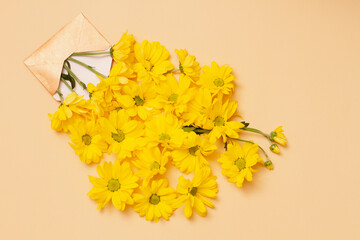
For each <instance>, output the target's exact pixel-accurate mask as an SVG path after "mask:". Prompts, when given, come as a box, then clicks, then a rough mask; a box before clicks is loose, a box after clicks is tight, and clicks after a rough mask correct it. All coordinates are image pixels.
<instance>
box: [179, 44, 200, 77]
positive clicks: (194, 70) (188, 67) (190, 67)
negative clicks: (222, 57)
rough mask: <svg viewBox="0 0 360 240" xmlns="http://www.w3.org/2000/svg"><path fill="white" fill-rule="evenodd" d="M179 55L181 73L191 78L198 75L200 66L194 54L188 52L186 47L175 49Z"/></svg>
mask: <svg viewBox="0 0 360 240" xmlns="http://www.w3.org/2000/svg"><path fill="white" fill-rule="evenodd" d="M175 52H176V54H177V55H178V56H179V68H180V71H181V72H182V73H184V74H185V75H187V76H189V77H191V78H193V79H194V80H195V79H197V78H198V77H199V76H200V70H201V68H200V66H199V63H198V62H197V61H196V58H195V57H194V56H191V55H189V54H188V52H187V51H186V49H180V50H178V49H175Z"/></svg>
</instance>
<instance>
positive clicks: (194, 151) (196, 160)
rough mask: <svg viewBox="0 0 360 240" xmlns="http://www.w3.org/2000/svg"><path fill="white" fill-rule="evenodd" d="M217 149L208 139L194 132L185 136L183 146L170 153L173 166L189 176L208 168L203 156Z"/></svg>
mask: <svg viewBox="0 0 360 240" xmlns="http://www.w3.org/2000/svg"><path fill="white" fill-rule="evenodd" d="M216 149H217V147H216V145H215V144H212V143H210V142H209V140H208V138H207V137H206V136H205V137H202V136H199V135H197V134H195V133H194V132H190V133H187V134H186V138H185V140H184V143H183V145H182V146H181V147H180V148H176V149H174V150H173V151H172V153H171V155H172V157H173V163H174V165H175V166H176V167H177V168H179V170H180V171H181V172H183V173H186V174H189V173H191V172H194V171H196V170H198V169H200V168H203V167H207V166H209V162H208V160H206V158H205V156H207V155H210V154H211V153H213V152H214V151H215V150H216Z"/></svg>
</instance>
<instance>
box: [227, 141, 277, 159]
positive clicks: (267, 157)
mask: <svg viewBox="0 0 360 240" xmlns="http://www.w3.org/2000/svg"><path fill="white" fill-rule="evenodd" d="M228 138H230V139H232V140H236V141H239V142H247V143H251V144H256V143H253V142H251V141H248V140H243V139H239V138H232V137H228ZM256 145H258V144H256ZM258 147H259V148H260V150H261V151H262V152H263V153H264V155H265V157H266V160H268V161H270V159H269V156H268V155H267V153H266V152H265V150H264V149H263V148H262V147H260V146H259V145H258Z"/></svg>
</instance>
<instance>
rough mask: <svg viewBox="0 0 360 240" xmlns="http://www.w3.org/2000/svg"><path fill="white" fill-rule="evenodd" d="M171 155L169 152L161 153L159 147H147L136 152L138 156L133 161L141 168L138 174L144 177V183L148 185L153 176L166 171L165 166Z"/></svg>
mask: <svg viewBox="0 0 360 240" xmlns="http://www.w3.org/2000/svg"><path fill="white" fill-rule="evenodd" d="M169 156H170V153H169V152H165V153H161V152H160V149H159V148H158V147H154V148H145V149H143V150H142V151H138V152H137V153H136V157H137V158H136V159H135V160H134V161H132V162H133V164H134V166H135V167H137V168H138V169H139V170H138V171H137V172H136V175H137V176H139V177H143V178H144V180H143V185H145V186H146V185H148V184H149V182H150V180H152V179H153V177H155V176H161V175H164V174H165V173H166V168H165V166H166V164H167V163H168V161H169Z"/></svg>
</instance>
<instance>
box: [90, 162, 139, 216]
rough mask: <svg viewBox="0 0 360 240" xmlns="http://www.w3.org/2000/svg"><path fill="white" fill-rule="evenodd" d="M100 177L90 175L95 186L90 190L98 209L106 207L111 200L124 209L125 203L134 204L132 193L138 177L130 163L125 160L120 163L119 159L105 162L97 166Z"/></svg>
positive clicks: (117, 206) (120, 208)
mask: <svg viewBox="0 0 360 240" xmlns="http://www.w3.org/2000/svg"><path fill="white" fill-rule="evenodd" d="M96 171H97V172H98V174H99V176H100V178H97V177H93V176H89V180H90V182H91V183H92V184H93V185H94V187H93V188H92V189H91V190H90V191H89V192H88V195H89V197H90V198H91V199H93V200H95V202H96V203H97V204H98V206H97V209H101V208H103V207H105V205H106V204H107V203H108V202H109V201H110V200H111V201H112V203H113V205H114V206H115V207H116V208H117V209H119V210H122V211H123V210H124V209H125V205H126V204H128V205H130V204H133V203H134V200H133V199H132V197H131V195H132V193H133V191H134V189H135V188H137V187H138V184H137V183H136V182H137V181H138V177H136V176H135V175H134V173H133V172H132V170H131V169H130V165H129V163H127V162H125V163H123V164H121V165H120V163H119V161H115V163H114V164H112V163H111V162H103V163H102V165H98V166H97V167H96Z"/></svg>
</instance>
